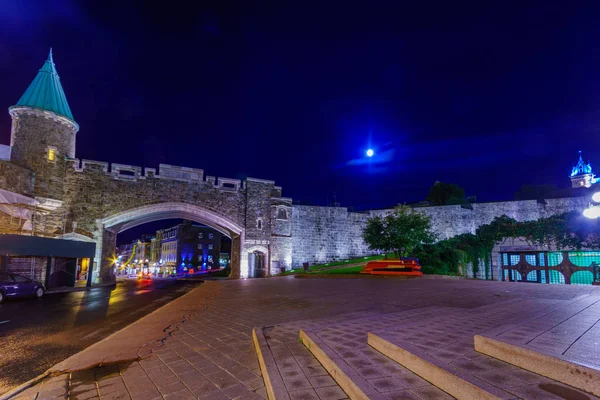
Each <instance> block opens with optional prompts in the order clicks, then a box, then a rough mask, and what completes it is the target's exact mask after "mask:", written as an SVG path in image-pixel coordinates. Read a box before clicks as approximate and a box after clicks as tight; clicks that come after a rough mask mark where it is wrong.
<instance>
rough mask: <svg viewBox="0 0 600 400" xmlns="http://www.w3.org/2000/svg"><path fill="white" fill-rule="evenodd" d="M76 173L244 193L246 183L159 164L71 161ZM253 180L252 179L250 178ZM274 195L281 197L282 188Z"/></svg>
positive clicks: (201, 171) (192, 169) (194, 169)
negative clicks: (193, 185)
mask: <svg viewBox="0 0 600 400" xmlns="http://www.w3.org/2000/svg"><path fill="white" fill-rule="evenodd" d="M68 161H70V162H71V163H72V165H73V170H74V171H75V172H82V173H83V172H98V171H102V172H103V173H104V174H105V175H107V176H110V177H111V178H113V179H116V180H123V181H137V180H145V179H163V180H171V181H179V182H185V183H188V184H198V185H207V186H209V187H212V188H215V189H222V190H226V191H233V192H237V191H242V190H244V189H245V185H244V181H242V180H240V179H231V178H221V177H219V178H217V177H214V176H206V177H205V176H204V170H202V169H197V168H190V167H182V166H178V165H169V164H159V168H158V171H157V169H156V168H147V167H144V168H143V167H139V166H135V165H128V164H118V163H112V164H111V163H108V162H104V161H93V160H79V159H76V158H73V159H69V160H68ZM249 179H252V178H249ZM274 194H279V195H281V187H278V190H276V191H275V192H274Z"/></svg>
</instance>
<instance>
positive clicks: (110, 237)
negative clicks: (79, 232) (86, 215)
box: [88, 225, 117, 283]
mask: <svg viewBox="0 0 600 400" xmlns="http://www.w3.org/2000/svg"><path fill="white" fill-rule="evenodd" d="M98 228H99V229H98V231H96V232H95V233H94V236H95V238H96V255H95V257H94V263H93V267H92V268H93V274H91V278H92V281H93V282H92V283H107V282H114V281H115V275H114V271H113V261H112V258H113V255H114V253H115V248H116V247H117V233H116V232H113V231H111V230H109V229H105V228H104V225H99V226H98ZM89 277H90V274H88V279H89Z"/></svg>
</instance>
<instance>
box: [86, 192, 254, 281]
mask: <svg viewBox="0 0 600 400" xmlns="http://www.w3.org/2000/svg"><path fill="white" fill-rule="evenodd" d="M174 218H182V219H187V220H190V221H194V222H198V223H201V224H204V225H207V226H210V227H211V228H214V229H216V230H218V231H219V232H221V233H222V234H224V235H226V236H228V237H230V238H231V275H230V276H231V277H232V278H247V277H248V256H247V252H242V249H243V247H244V236H245V230H244V228H243V227H242V226H240V225H239V224H237V223H236V222H234V221H232V220H231V219H229V218H227V217H225V216H223V215H222V214H220V213H218V212H216V211H213V210H209V209H207V208H204V207H201V206H197V205H193V204H188V203H175V202H172V203H158V204H150V205H145V206H141V207H136V208H132V209H129V210H125V211H122V212H118V213H116V214H113V215H111V216H108V217H105V218H102V219H98V220H96V226H97V229H96V231H95V232H94V238H95V240H96V256H95V258H94V264H95V268H94V269H95V272H94V281H98V278H99V280H100V281H112V280H114V276H113V268H112V261H111V258H112V255H113V252H114V249H115V246H116V238H117V234H119V233H120V232H122V231H125V230H127V229H130V228H133V227H135V226H138V225H142V224H145V223H148V222H153V221H159V220H162V219H174Z"/></svg>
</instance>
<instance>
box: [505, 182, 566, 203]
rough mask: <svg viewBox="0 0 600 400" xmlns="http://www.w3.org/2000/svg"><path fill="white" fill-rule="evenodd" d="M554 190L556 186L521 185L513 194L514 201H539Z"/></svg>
mask: <svg viewBox="0 0 600 400" xmlns="http://www.w3.org/2000/svg"><path fill="white" fill-rule="evenodd" d="M555 190H556V185H548V184H545V185H523V186H521V189H519V191H518V192H516V193H515V200H539V199H543V198H544V197H545V196H546V195H547V194H548V193H551V192H553V191H555Z"/></svg>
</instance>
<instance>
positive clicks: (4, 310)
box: [0, 279, 197, 394]
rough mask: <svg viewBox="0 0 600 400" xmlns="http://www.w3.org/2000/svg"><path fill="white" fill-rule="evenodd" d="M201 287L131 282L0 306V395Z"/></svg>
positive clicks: (174, 283) (190, 284)
mask: <svg viewBox="0 0 600 400" xmlns="http://www.w3.org/2000/svg"><path fill="white" fill-rule="evenodd" d="M196 285H197V282H196V283H192V282H179V281H173V280H166V279H164V280H127V281H123V282H119V283H118V284H117V285H116V286H110V287H102V288H96V289H92V290H89V291H83V292H71V293H59V294H49V295H46V296H44V297H43V298H41V299H15V300H9V301H5V302H4V303H2V304H0V371H1V373H0V394H1V393H3V392H5V391H7V390H8V389H9V388H11V387H14V386H16V385H19V384H21V383H23V382H25V381H27V380H29V379H32V378H34V377H35V376H37V375H39V374H41V373H43V372H44V371H45V370H46V369H48V368H49V367H51V366H53V365H54V364H56V363H58V362H60V361H62V360H64V359H66V358H67V357H69V356H71V355H72V354H75V353H77V352H78V351H81V350H82V349H84V348H86V347H88V346H90V345H92V344H94V343H96V342H97V341H99V340H101V339H103V338H105V337H106V336H108V335H110V334H111V333H113V332H115V331H117V330H119V329H121V328H123V327H125V326H127V325H128V324H130V323H132V322H134V321H136V320H137V319H139V318H141V317H143V316H144V315H146V314H148V313H150V312H151V311H153V310H155V309H157V308H159V307H160V306H162V305H164V304H166V303H168V302H169V301H171V300H173V299H175V298H177V297H179V296H181V295H183V294H185V293H186V292H188V291H189V290H191V289H193V288H194V287H195V286H196Z"/></svg>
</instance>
